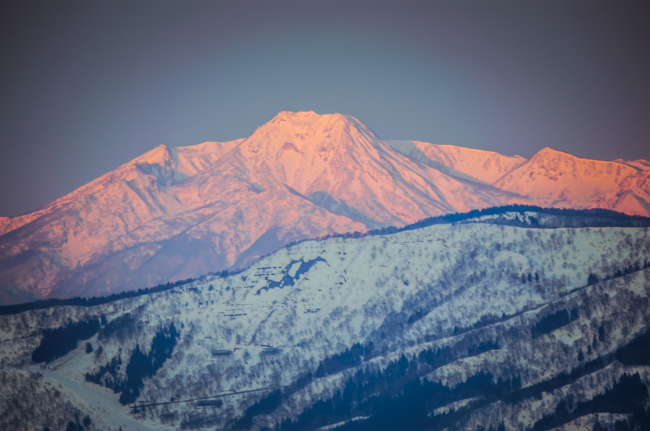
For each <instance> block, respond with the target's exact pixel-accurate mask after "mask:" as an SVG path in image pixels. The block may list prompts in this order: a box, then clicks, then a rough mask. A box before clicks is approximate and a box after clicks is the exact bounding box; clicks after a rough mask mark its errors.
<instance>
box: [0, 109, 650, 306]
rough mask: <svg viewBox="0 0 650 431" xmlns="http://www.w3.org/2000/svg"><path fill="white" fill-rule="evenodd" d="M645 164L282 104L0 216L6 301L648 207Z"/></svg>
mask: <svg viewBox="0 0 650 431" xmlns="http://www.w3.org/2000/svg"><path fill="white" fill-rule="evenodd" d="M649 173H650V166H649V164H648V162H646V161H636V162H624V161H614V162H601V161H594V160H586V159H579V158H577V157H574V156H571V155H568V154H565V153H561V152H559V151H555V150H551V149H544V150H542V151H540V152H539V153H538V154H536V155H535V156H534V157H533V158H531V159H530V160H527V159H525V158H523V157H519V156H515V157H509V156H504V155H501V154H498V153H494V152H489V151H481V150H473V149H467V148H460V147H453V146H446V145H434V144H429V143H425V142H419V141H389V142H386V141H383V140H381V139H380V138H379V137H377V136H376V135H375V134H374V133H373V132H372V131H371V130H370V129H368V128H367V127H366V126H365V125H363V124H362V123H361V122H360V121H359V120H357V119H356V118H354V117H351V116H348V115H342V114H328V115H318V114H316V113H314V112H281V113H279V114H278V115H276V116H275V117H274V118H273V119H272V120H271V121H269V122H268V123H266V124H264V125H262V126H260V127H259V128H258V129H257V130H256V131H255V132H254V133H253V134H252V135H251V136H250V137H248V138H246V139H238V140H235V141H230V142H206V143H203V144H200V145H196V146H190V147H178V148H171V147H167V146H164V145H163V146H159V147H156V148H154V149H153V150H151V151H149V152H147V153H146V154H143V155H142V156H140V157H138V158H136V159H135V160H133V161H131V162H129V163H126V164H124V165H122V166H120V167H119V168H117V169H115V170H114V171H112V172H109V173H107V174H105V175H103V176H101V177H99V178H97V179H96V180H94V181H91V182H90V183H88V184H86V185H84V186H82V187H80V188H79V189H77V190H75V191H74V192H72V193H70V194H68V195H66V196H64V197H62V198H60V199H57V200H56V201H54V202H52V203H50V204H49V205H46V206H45V207H43V208H41V209H39V210H38V211H35V212H33V213H30V214H26V215H22V216H19V217H10V218H8V217H3V218H0V303H5V304H9V303H17V302H24V301H29V300H34V299H39V298H45V297H71V296H95V295H105V294H108V293H115V292H120V291H124V290H129V289H138V288H143V287H148V286H152V285H156V284H159V283H165V282H168V281H175V280H179V279H185V278H190V277H197V276H199V275H202V274H205V273H208V272H217V271H222V270H224V269H232V268H240V267H242V266H246V265H248V264H249V263H250V262H252V261H254V260H256V259H258V258H259V257H260V256H262V255H264V254H267V253H269V252H271V251H273V250H276V249H277V248H279V247H281V246H282V245H284V244H286V243H289V242H292V241H296V240H300V239H304V238H309V237H318V236H323V235H326V234H329V233H333V232H352V231H364V230H367V229H369V228H379V227H384V226H388V225H405V224H408V223H413V222H415V221H417V220H420V219H422V218H425V217H430V216H435V215H441V214H446V213H454V212H462V211H467V210H471V209H477V208H485V207H490V206H495V205H505V204H514V203H523V204H533V205H535V204H538V205H542V206H557V207H576V208H609V209H615V210H618V211H623V212H626V213H629V214H640V215H650V204H649V202H650V192H649V191H650V183H649V182H648V175H649Z"/></svg>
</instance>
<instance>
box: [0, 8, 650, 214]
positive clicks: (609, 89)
mask: <svg viewBox="0 0 650 431" xmlns="http://www.w3.org/2000/svg"><path fill="white" fill-rule="evenodd" d="M0 56H1V57H0V58H1V59H2V61H1V62H0V63H1V66H0V74H1V79H0V96H1V97H0V216H8V215H17V214H20V213H24V212H28V211H32V210H35V209H36V208H38V207H40V206H42V205H44V204H47V203H48V202H50V201H51V200H53V199H56V198H57V197H60V196H62V195H64V194H66V193H68V192H70V191H72V190H74V189H75V188H77V187H79V186H81V185H83V184H85V183H87V182H88V181H91V180H92V179H94V178H96V177H98V176H99V175H102V174H103V173H106V172H108V171H110V170H112V169H114V168H116V167H117V166H119V165H120V164H122V163H125V162H128V161H129V160H131V159H133V158H135V157H137V156H138V155H140V154H142V153H144V152H146V151H148V150H150V149H151V148H153V147H155V146H157V145H160V144H167V145H171V146H183V145H194V144H198V143H201V142H204V141H208V140H213V141H226V140H232V139H236V138H241V137H246V136H249V135H250V134H251V133H252V132H253V131H254V130H255V128H256V127H257V126H259V125H261V124H263V123H265V122H267V121H268V120H270V119H271V118H272V117H273V116H274V115H275V114H276V113H277V112H279V111H283V110H293V111H299V110H305V111H307V110H313V111H316V112H317V113H319V114H324V113H333V112H340V113H344V114H350V115H353V116H355V117H357V118H358V119H359V120H361V121H362V122H363V123H364V124H366V125H367V126H368V127H370V128H371V129H372V130H373V131H374V132H375V133H377V134H378V135H379V136H380V137H382V138H384V139H414V140H422V141H429V142H434V143H439V144H451V145H459V146H465V147H472V148H480V149H485V150H493V151H499V152H501V153H504V154H520V155H522V156H525V157H530V156H531V155H533V154H534V153H535V152H536V151H538V150H539V149H541V148H543V147H546V146H549V147H552V148H555V149H559V150H563V151H566V152H569V153H572V154H575V155H577V156H580V157H587V158H596V159H604V160H613V159H616V158H624V159H638V158H645V159H650V78H649V77H650V2H646V1H640V2H626V1H611V2H610V1H608V2H599V1H562V2H560V1H551V2H542V1H525V2H510V1H479V2H466V1H459V2H444V1H438V2H396V1H395V2H376V1H373V2H371V1H355V2H345V1H321V2H312V1H301V2H290V1H282V2H274V1H264V2H199V1H183V2H169V1H120V2H86V1H82V2H66V1H57V2H49V1H48V2H34V1H30V2H23V1H20V2H8V1H3V2H1V3H0Z"/></svg>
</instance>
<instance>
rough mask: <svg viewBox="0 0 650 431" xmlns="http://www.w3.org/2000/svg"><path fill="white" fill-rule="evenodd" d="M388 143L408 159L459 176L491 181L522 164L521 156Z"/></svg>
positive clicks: (435, 146) (459, 148)
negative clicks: (440, 168)
mask: <svg viewBox="0 0 650 431" xmlns="http://www.w3.org/2000/svg"><path fill="white" fill-rule="evenodd" d="M387 142H388V144H390V146H392V147H393V148H395V149H397V150H398V151H400V152H402V153H404V154H406V155H408V156H409V157H411V158H412V159H415V160H418V161H422V162H423V163H426V164H429V165H432V166H434V167H442V168H443V169H444V168H446V169H447V172H449V173H450V174H452V175H456V176H459V177H461V178H467V179H471V180H473V181H479V182H482V183H485V184H493V183H494V182H496V181H497V180H498V179H499V178H501V177H502V176H504V175H505V174H507V173H508V172H510V171H511V170H513V169H514V168H517V167H519V166H521V165H523V164H524V163H525V162H526V159H525V158H523V157H521V156H513V157H509V156H504V155H503V154H499V153H495V152H493V151H484V150H475V149H472V148H463V147H454V146H453V145H436V144H430V143H428V142H419V141H387Z"/></svg>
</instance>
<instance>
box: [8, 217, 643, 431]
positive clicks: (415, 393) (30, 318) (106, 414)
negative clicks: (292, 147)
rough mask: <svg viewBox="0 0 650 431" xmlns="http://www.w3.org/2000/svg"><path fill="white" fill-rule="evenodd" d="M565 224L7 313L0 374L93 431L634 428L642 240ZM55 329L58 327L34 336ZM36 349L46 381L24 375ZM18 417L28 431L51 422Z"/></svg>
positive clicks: (507, 222) (493, 228)
mask: <svg viewBox="0 0 650 431" xmlns="http://www.w3.org/2000/svg"><path fill="white" fill-rule="evenodd" d="M563 218H566V217H559V216H553V217H547V216H546V215H545V214H540V213H534V212H527V213H520V214H517V213H514V214H513V213H504V214H496V215H491V216H487V217H480V218H478V219H470V220H465V221H462V222H457V223H455V224H442V225H435V226H429V227H425V228H420V229H413V230H407V231H404V232H400V233H395V234H391V235H375V236H366V237H363V238H357V239H353V238H348V239H344V238H333V239H328V240H324V241H306V242H302V243H300V244H298V245H294V246H291V247H289V248H283V249H281V250H279V251H278V252H276V253H274V254H272V255H270V256H268V257H265V258H264V259H262V260H260V261H259V262H257V263H255V264H254V265H253V266H252V267H251V268H249V269H248V270H246V271H244V272H242V273H240V274H237V275H231V276H228V277H226V278H221V277H217V276H208V277H205V278H202V279H200V280H197V281H194V282H191V283H188V284H185V285H182V286H179V287H175V288H172V289H170V290H167V291H165V292H159V293H155V294H151V295H144V296H139V297H135V298H130V299H124V300H119V301H116V302H111V303H107V304H104V305H100V306H95V307H72V306H66V307H53V308H48V309H43V310H34V311H28V312H25V313H21V314H17V315H11V316H0V337H1V338H2V341H3V342H2V343H0V349H1V350H0V368H2V369H3V370H4V373H5V374H6V375H7V376H6V377H5V378H7V379H14V380H15V378H14V377H12V376H14V375H16V376H26V375H27V373H32V374H34V373H41V374H43V377H38V375H35V376H32V377H30V379H31V380H30V382H32V383H30V385H31V386H30V389H29V390H30V391H39V393H45V392H46V391H47V390H49V389H48V388H49V387H51V385H54V384H57V385H58V384H61V387H58V386H57V388H59V389H58V390H59V391H61V392H62V393H63V398H62V400H65V401H66V402H67V401H69V402H70V403H72V406H71V407H70V408H68V409H67V410H66V411H67V412H73V411H79V412H80V413H79V414H81V415H89V416H90V418H91V419H92V420H93V423H94V424H96V426H97V427H98V428H97V429H117V427H118V426H123V428H125V427H126V428H127V429H131V428H130V426H131V424H135V426H136V427H138V428H139V429H141V430H145V429H149V427H152V424H156V426H157V427H158V428H157V429H170V430H171V429H178V428H180V429H205V428H210V429H228V430H230V429H256V430H258V429H261V428H263V427H268V428H270V429H275V427H276V426H279V427H280V429H281V430H292V429H302V430H316V429H319V428H320V429H321V430H325V429H329V428H323V427H329V426H331V425H334V424H339V425H340V426H341V428H340V429H341V430H353V429H354V430H377V429H391V430H393V429H394V430H397V429H409V430H425V429H427V430H443V429H445V428H447V429H449V430H450V431H452V430H461V429H476V430H478V429H481V427H483V429H490V428H492V429H493V430H496V429H499V427H501V426H502V427H503V428H501V429H508V430H521V429H531V428H532V429H534V430H550V429H553V428H558V429H566V430H568V429H583V428H584V429H592V428H593V427H594V426H596V424H598V425H597V426H602V427H605V429H608V428H611V429H613V427H614V426H615V424H616V422H617V421H619V422H621V421H627V420H628V419H629V420H630V424H633V421H638V420H639V418H640V417H641V416H639V415H642V413H640V412H641V410H643V409H642V407H644V406H646V405H647V403H648V402H649V401H648V392H647V385H648V384H650V354H649V353H650V332H648V331H649V329H650V281H649V280H650V268H648V264H649V263H650V232H648V228H647V227H624V226H625V222H624V221H623V222H620V223H622V224H618V223H619V221H616V220H614V221H612V222H611V224H612V225H611V226H610V227H602V226H601V227H581V228H557V227H554V224H555V225H560V226H567V225H576V226H580V225H583V226H589V225H590V224H593V221H592V220H590V219H588V218H581V217H579V216H578V217H568V218H567V220H563ZM568 219H572V220H568ZM598 223H601V221H598ZM601 224H602V223H601ZM615 225H618V226H621V227H615ZM98 321H100V322H102V323H101V329H99V331H98V332H97V327H98V326H97V325H98V324H97V323H93V322H98ZM75 322H90V323H85V324H84V325H85V326H83V325H81V324H79V325H78V326H73V324H75ZM93 325H94V326H93ZM77 327H78V328H82V327H83V328H94V331H95V332H92V333H86V332H87V331H88V330H87V329H85V331H86V332H84V333H83V334H81V333H80V334H79V335H78V339H76V340H77V341H78V342H77V341H75V342H76V343H77V344H75V345H77V347H74V346H72V347H70V348H69V349H68V352H67V353H64V354H61V353H59V356H60V357H57V358H53V357H49V356H47V355H48V352H47V351H45V350H44V349H45V348H44V347H39V346H46V345H48V343H49V344H52V343H51V341H48V342H46V341H45V339H46V338H48V337H53V336H54V335H53V334H63V333H66V334H74V333H75V328H77ZM55 328H65V330H64V329H59V330H58V332H56V331H46V332H43V331H44V330H46V329H55ZM66 331H67V332H66ZM175 334H176V335H175ZM71 336H72V335H70V336H68V337H71ZM87 343H90V344H91V348H92V351H91V352H90V353H88V352H89V350H90V349H89V348H88V346H87ZM53 345H54V344H53ZM59 345H60V344H56V346H59ZM37 348H39V350H38V351H39V355H40V356H39V357H44V358H46V359H44V360H46V361H48V364H47V366H48V368H49V369H47V370H43V369H41V368H39V367H38V366H37V365H33V364H31V360H32V358H33V352H34V351H35V350H36V349H37ZM57 348H59V347H57ZM57 352H58V350H57ZM153 357H160V358H162V359H161V360H158V361H153V362H152V364H153V368H152V369H153V370H154V371H146V370H147V367H143V366H142V364H141V362H142V361H143V359H142V358H145V359H146V358H153ZM134 358H136V359H137V358H140V359H138V360H139V361H140V362H139V364H140V368H139V369H141V370H144V371H142V372H141V374H137V373H135V372H134V370H135V369H136V367H135V366H134V365H130V364H131V362H135V361H136V360H135V359H134ZM147 373H148V374H147ZM16 378H17V377H16ZM20 378H26V377H20ZM137 378H139V379H141V380H140V381H141V382H142V386H140V387H139V389H138V395H137V402H138V403H140V402H144V404H145V405H146V404H150V406H149V407H144V408H143V407H139V408H138V409H137V411H132V408H131V407H129V406H120V405H119V403H118V401H117V400H118V399H121V397H122V396H123V395H124V393H125V391H127V390H128V388H130V387H131V388H134V387H137V385H135V383H134V381H135V382H136V383H137ZM134 379H136V380H134ZM14 380H11V381H14ZM41 385H50V386H47V387H46V386H43V388H41ZM134 385H135V386H134ZM107 388H109V389H112V390H109V389H107ZM10 390H11V391H13V392H16V393H20V391H21V390H20V389H19V388H15V387H12V389H10ZM114 391H115V393H114ZM251 391H252V392H251ZM233 392H236V393H237V394H233V395H228V396H223V397H220V398H212V400H213V401H214V402H213V404H209V403H208V404H206V402H205V399H209V398H204V397H212V396H215V395H223V394H228V393H233ZM3 399H4V398H3V396H0V402H2V400H3ZM202 400H203V401H202ZM216 400H222V401H223V404H220V403H218V402H217V401H216ZM616 400H618V401H616ZM199 401H200V402H201V403H203V404H200V403H199ZM158 403H163V404H158ZM256 403H257V404H256ZM98 406H101V407H98ZM2 407H3V408H1V409H0V411H6V409H5V408H4V405H3V406H2ZM18 408H19V409H20V408H23V407H18ZM25 408H28V407H25ZM75 409H76V410H75ZM639 409H641V410H639ZM643 411H644V412H645V410H643ZM48 414H49V413H48ZM16 416H20V414H18V413H16V412H15V411H14V412H12V414H11V415H10V419H13V418H14V417H16ZM24 417H25V419H24V428H25V429H30V430H31V429H34V430H42V429H43V428H44V426H47V425H48V424H47V423H46V422H45V420H44V419H43V417H45V416H44V414H43V415H32V416H31V417H30V416H29V415H26V414H25V415H24ZM48 417H49V416H48ZM355 419H356V420H355ZM1 420H4V419H3V418H2V417H0V424H2V423H4V422H1ZM50 420H53V419H50ZM63 420H64V419H61V418H57V421H58V422H57V423H62V421H63ZM288 420H292V421H294V422H298V425H295V424H294V425H291V424H290V423H289V422H287V421H288ZM127 424H128V426H129V427H127ZM580 427H583V428H580ZM641 429H643V428H641Z"/></svg>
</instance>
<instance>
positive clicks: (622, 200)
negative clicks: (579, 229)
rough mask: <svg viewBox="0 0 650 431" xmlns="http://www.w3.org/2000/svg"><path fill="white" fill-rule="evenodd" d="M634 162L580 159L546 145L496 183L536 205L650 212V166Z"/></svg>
mask: <svg viewBox="0 0 650 431" xmlns="http://www.w3.org/2000/svg"><path fill="white" fill-rule="evenodd" d="M641 162H644V161H637V162H633V163H629V164H626V163H621V162H605V161H599V160H588V159H581V158H578V157H575V156H572V155H570V154H567V153H563V152H560V151H556V150H553V149H551V148H544V149H543V150H541V151H540V152H538V153H537V154H535V155H534V156H533V157H532V158H531V159H530V160H528V161H527V162H526V163H524V164H522V165H521V166H519V167H517V168H516V169H513V170H512V171H510V172H508V173H507V174H506V175H505V176H503V177H502V178H501V179H500V180H498V181H497V182H495V183H494V186H496V187H498V188H500V189H503V190H508V191H511V192H513V193H519V194H523V195H525V196H528V197H530V198H531V199H532V200H533V201H534V202H535V203H536V204H537V205H540V206H544V207H560V208H562V207H564V208H607V209H613V210H615V211H620V212H624V213H626V214H638V215H645V216H647V215H648V214H649V213H650V180H649V179H648V177H649V176H650V170H648V169H647V168H645V169H643V168H642V167H641V166H643V165H642V163H641Z"/></svg>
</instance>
